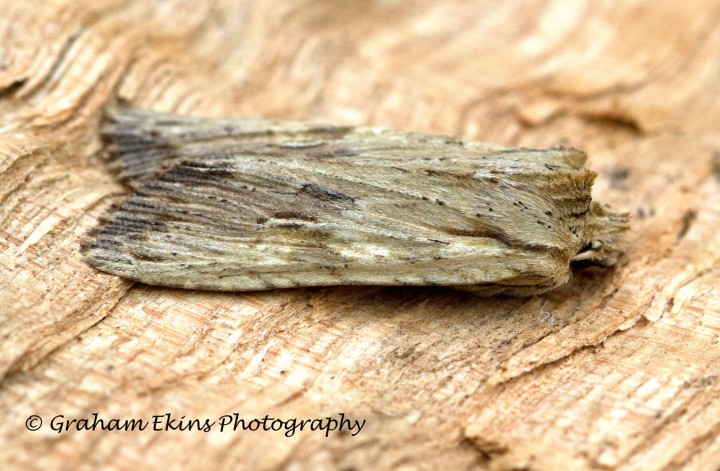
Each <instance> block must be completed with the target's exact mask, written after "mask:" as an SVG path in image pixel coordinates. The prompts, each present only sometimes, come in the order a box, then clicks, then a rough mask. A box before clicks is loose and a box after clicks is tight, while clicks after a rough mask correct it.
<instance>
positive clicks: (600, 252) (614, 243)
mask: <svg viewBox="0 0 720 471" xmlns="http://www.w3.org/2000/svg"><path fill="white" fill-rule="evenodd" d="M628 219H629V218H628V215H627V214H615V213H612V212H610V211H607V210H606V209H605V208H603V207H602V206H600V205H599V204H598V203H592V204H591V205H590V209H589V211H588V217H587V225H586V230H585V238H584V239H585V240H584V244H583V245H582V246H581V247H580V249H579V250H578V252H577V254H575V256H574V257H573V258H572V260H571V262H572V264H573V265H574V266H585V265H602V266H611V265H615V263H616V262H617V259H618V257H619V256H620V254H621V253H622V252H623V251H624V249H625V241H624V240H623V235H624V233H625V232H626V231H627V230H628V229H629V227H630V225H629V223H628Z"/></svg>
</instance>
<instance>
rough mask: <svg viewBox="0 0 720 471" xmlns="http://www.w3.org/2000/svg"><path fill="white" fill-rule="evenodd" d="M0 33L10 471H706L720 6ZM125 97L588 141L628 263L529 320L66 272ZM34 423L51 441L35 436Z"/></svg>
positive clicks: (515, 307) (75, 11)
mask: <svg viewBox="0 0 720 471" xmlns="http://www.w3.org/2000/svg"><path fill="white" fill-rule="evenodd" d="M0 11H1V12H2V18H0V38H2V39H1V40H0V90H1V91H2V92H1V95H0V131H1V132H2V134H0V290H1V291H0V339H1V341H0V377H2V384H1V385H0V414H1V416H2V418H3V420H2V423H0V448H1V449H2V451H1V452H0V464H1V465H2V466H3V467H6V468H9V469H10V468H20V469H32V468H36V469H40V468H42V469H98V468H103V469H131V470H136V469H166V468H181V467H184V468H187V469H276V468H282V469H388V468H399V469H438V468H445V469H488V468H489V469H518V468H523V469H525V468H526V469H543V470H546V469H547V470H552V469H623V470H626V469H627V470H629V469H643V470H663V469H702V470H704V469H707V470H712V469H718V468H719V467H720V437H719V435H720V380H719V379H718V375H719V374H720V289H719V288H718V286H719V284H718V282H719V281H720V265H719V264H718V261H719V260H720V230H719V228H720V157H718V155H720V154H719V153H718V152H719V151H720V132H719V131H718V129H719V128H718V124H720V103H719V100H720V80H718V77H720V55H719V54H718V51H720V28H718V27H717V19H718V18H719V17H720V2H717V1H701V0H696V1H693V0H687V1H683V2H673V1H662V2H649V1H647V2H646V1H624V2H595V1H591V0H586V1H571V0H568V1H545V2H541V1H538V2H534V1H533V2H528V1H522V0H514V1H507V2H490V1H486V2H483V1H475V2H470V1H466V2H461V1H456V2H433V1H428V2H419V1H416V2H390V1H386V2H383V1H376V2H372V1H342V2H332V1H321V0H315V1H304V0H301V1H283V2H279V1H277V0H257V1H249V0H248V1H236V2H230V1H228V2H180V1H168V2H144V1H136V2H121V1H112V0H94V1H92V2H91V1H85V2H77V1H70V0H65V1H59V0H58V1H22V2H16V1H10V0H2V1H0ZM118 98H120V99H124V100H127V101H130V102H132V103H133V104H135V105H140V106H146V107H152V108H154V109H157V110H161V111H176V112H181V113H194V114H198V115H212V116H220V115H231V116H244V117H272V118H281V119H312V120H318V121H324V122H331V123H338V124H358V125H359V124H363V125H364V124H370V125H382V126H385V127H393V128H399V129H405V130H415V131H425V132H434V133H447V134H452V135H456V136H462V137H465V138H476V139H481V140H486V141H491V142H496V143H499V144H505V145H524V146H531V147H543V146H550V145H553V144H558V143H566V144H572V145H576V146H578V147H581V148H583V149H585V150H586V151H588V153H589V154H590V160H589V162H588V166H589V167H590V168H593V169H595V170H597V171H598V172H599V174H600V175H599V178H598V180H597V183H596V186H595V191H594V193H595V195H596V197H597V199H598V200H600V201H603V202H608V203H610V204H611V205H612V206H613V208H614V209H616V210H620V211H628V212H631V213H632V214H633V216H634V220H633V232H632V234H631V235H630V250H629V251H628V253H627V254H626V256H625V257H624V258H623V259H621V262H620V265H619V266H618V267H617V269H616V270H609V271H608V270H595V271H586V272H578V273H577V274H576V277H575V279H574V280H573V281H572V282H571V284H570V285H568V286H567V287H565V288H562V289H560V290H558V291H555V292H552V293H550V294H547V295H543V296H538V297H535V298H529V299H512V298H494V299H478V298H475V297H473V296H472V295H467V294H462V293H457V292H453V291H450V290H444V289H408V288H405V289H403V288H328V289H305V290H287V291H271V292H262V293H249V294H227V293H225V294H222V293H210V292H198V291H194V292H193V291H181V290H170V289H159V288H151V287H147V286H141V285H132V284H131V283H129V282H127V281H124V280H122V279H120V278H117V277H114V276H110V275H106V274H103V273H99V272H97V271H95V270H93V269H92V268H90V267H89V266H87V265H86V264H85V263H83V261H82V260H81V258H80V253H79V240H80V238H81V236H82V235H83V234H84V233H85V232H86V231H87V230H88V229H89V228H90V227H91V226H93V225H94V224H95V222H96V220H97V218H98V217H99V215H100V214H101V213H102V212H103V211H105V210H106V209H107V208H108V206H109V205H110V204H111V203H112V202H113V201H117V200H118V199H119V198H121V197H122V195H123V194H124V193H125V192H126V189H125V188H124V187H123V186H122V185H120V184H118V183H116V182H115V181H114V180H113V178H112V176H111V175H110V173H109V171H108V170H107V168H106V166H105V165H104V162H103V160H102V159H101V158H99V154H100V153H101V151H102V148H101V144H100V141H99V139H98V125H99V120H100V115H101V109H102V107H103V106H104V105H105V104H107V103H109V102H111V101H113V100H116V99H118ZM543 306H544V310H542V307H543ZM545 312H549V313H551V315H547V314H545ZM93 412H98V413H99V414H100V415H101V416H103V417H106V418H112V417H117V418H149V417H150V416H152V415H153V414H163V413H166V412H172V413H173V414H176V415H177V416H182V415H185V416H187V417H188V418H216V417H217V416H219V415H223V414H227V413H233V412H238V413H240V414H242V415H245V416H248V417H259V418H262V417H264V416H265V415H266V414H270V415H273V416H275V417H281V418H286V419H287V418H292V417H298V418H314V417H325V416H327V415H331V414H332V415H334V414H337V413H339V412H345V413H346V414H348V415H350V416H351V417H353V418H360V419H363V418H364V419H367V423H366V426H365V428H364V429H363V430H362V432H361V433H359V434H358V435H357V436H354V437H353V436H349V435H347V434H345V435H340V434H338V433H331V434H330V437H328V438H326V437H325V436H324V435H323V434H322V433H318V432H307V431H306V432H298V433H296V434H295V435H294V436H293V437H291V438H286V437H284V436H282V435H281V434H280V433H277V432H245V433H242V432H238V433H228V432H224V433H219V432H210V433H202V432H155V433H154V432H149V431H145V432H102V431H95V432H69V433H63V434H57V433H55V432H53V431H52V430H51V429H50V427H49V421H50V419H51V418H52V417H53V416H55V415H58V414H63V415H65V416H66V417H68V418H73V417H74V418H81V417H90V414H92V413H93ZM31 414H38V415H40V416H41V417H42V418H43V420H44V421H45V424H44V425H43V427H42V429H41V430H40V431H37V432H30V431H27V430H26V429H25V420H26V419H27V417H28V416H29V415H31Z"/></svg>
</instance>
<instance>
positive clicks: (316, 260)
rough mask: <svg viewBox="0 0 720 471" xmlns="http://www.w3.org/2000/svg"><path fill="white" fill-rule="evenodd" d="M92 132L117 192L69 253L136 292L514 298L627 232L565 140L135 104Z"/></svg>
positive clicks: (565, 274)
mask: <svg viewBox="0 0 720 471" xmlns="http://www.w3.org/2000/svg"><path fill="white" fill-rule="evenodd" d="M102 134H103V137H104V139H105V140H106V141H108V142H109V145H108V148H109V150H110V154H112V155H113V158H112V161H111V164H110V165H111V167H112V168H113V169H114V170H115V171H116V172H117V175H118V177H119V178H120V179H121V180H123V181H125V182H126V183H127V184H128V185H129V186H130V187H131V188H132V190H133V192H132V194H130V196H129V197H127V199H125V201H124V202H122V203H121V204H120V205H119V206H117V207H115V208H114V209H113V212H112V213H111V214H110V215H109V216H108V217H107V218H105V219H103V220H102V221H101V223H100V225H99V226H98V227H97V228H96V229H94V230H93V231H92V232H91V233H90V234H89V235H88V237H87V239H86V240H85V242H84V243H83V246H82V250H83V253H84V255H85V258H86V260H87V261H88V262H89V263H90V264H91V265H92V266H94V267H96V268H98V269H99V270H102V271H105V272H108V273H113V274H116V275H119V276H122V277H125V278H129V279H132V280H136V281H141V282H144V283H147V284H151V285H161V286H170V287H179V288H193V289H205V290H221V291H249V290H266V289H274V288H290V287H308V286H327V285H428V286H429V285H435V286H438V285H439V286H449V287H455V288H458V289H463V290H469V291H473V292H476V293H478V294H481V295H494V294H499V293H503V294H509V295H517V296H528V295H533V294H537V293H542V292H544V291H547V290H550V289H552V288H555V287H557V286H560V285H562V284H564V283H566V282H567V281H568V280H569V279H570V277H571V267H573V266H578V265H589V264H594V265H603V266H610V265H613V264H615V263H616V260H617V257H618V255H619V254H620V253H621V251H622V249H623V242H622V235H623V232H624V231H626V230H627V229H628V218H627V215H624V214H615V213H612V212H610V211H609V210H608V209H607V208H605V207H603V206H601V205H600V204H598V203H595V202H593V201H592V199H591V188H592V184H593V181H594V179H595V178H596V173H595V172H593V171H591V170H587V169H585V168H583V164H584V162H585V160H586V155H585V154H584V153H583V152H581V151H579V150H577V149H572V148H562V147H561V148H552V149H546V150H533V149H524V148H512V147H503V146H499V145H494V144H487V143H483V142H476V141H467V140H458V139H453V138H450V137H444V136H436V135H428V134H421V133H410V132H399V131H392V130H387V129H380V128H371V127H348V126H330V125H318V124H311V123H304V122H295V121H272V120H260V119H214V118H195V117H187V116H177V115H171V114H163V113H156V112H153V111H149V110H143V109H136V108H115V109H112V110H110V111H109V112H108V113H107V118H106V122H105V124H104V126H103V128H102Z"/></svg>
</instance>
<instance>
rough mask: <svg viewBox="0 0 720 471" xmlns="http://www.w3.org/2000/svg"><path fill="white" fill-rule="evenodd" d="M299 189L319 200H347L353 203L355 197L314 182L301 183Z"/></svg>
mask: <svg viewBox="0 0 720 471" xmlns="http://www.w3.org/2000/svg"><path fill="white" fill-rule="evenodd" d="M301 190H302V191H304V192H305V193H307V194H309V195H312V196H314V197H315V198H318V199H321V200H326V201H347V202H349V203H355V198H353V197H352V196H348V195H345V194H343V193H339V192H337V191H333V190H330V189H329V188H325V187H322V186H320V185H317V184H315V183H305V184H303V186H302V188H301Z"/></svg>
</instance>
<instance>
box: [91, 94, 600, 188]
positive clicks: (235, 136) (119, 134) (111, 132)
mask: <svg viewBox="0 0 720 471" xmlns="http://www.w3.org/2000/svg"><path fill="white" fill-rule="evenodd" d="M106 118H107V119H106V121H105V123H104V125H103V128H102V135H103V138H104V139H105V140H106V141H108V142H110V143H111V145H110V148H111V154H112V155H113V156H114V160H113V161H112V162H111V167H112V168H113V169H114V170H115V171H116V173H117V175H118V177H119V178H120V179H121V180H123V181H125V182H126V183H127V184H128V185H130V186H131V187H133V188H137V187H138V186H140V185H141V184H142V183H144V182H146V181H148V180H150V179H152V178H156V177H158V176H159V175H160V174H162V173H163V172H165V171H166V170H168V169H169V168H172V167H173V166H174V165H177V164H178V163H181V162H185V161H190V160H204V159H208V158H210V159H212V158H216V157H218V156H233V155H239V154H247V153H251V154H257V153H265V154H278V153H282V152H284V151H285V149H289V148H294V149H308V154H310V155H311V156H312V157H328V156H342V155H343V154H345V155H346V156H350V157H352V156H357V155H359V154H362V153H365V154H370V153H373V152H375V153H377V151H383V150H391V151H400V150H403V149H404V150H406V151H407V152H406V153H404V154H401V155H398V158H402V159H405V158H407V157H408V156H413V155H414V153H415V152H416V151H421V152H423V153H424V154H425V155H428V153H432V152H435V153H440V154H442V153H445V152H447V150H448V149H453V148H457V149H458V150H459V151H460V152H461V153H462V152H464V153H465V154H468V153H470V154H471V155H470V156H476V155H478V154H483V155H488V154H502V153H510V154H513V153H514V154H515V155H514V156H513V157H514V158H525V159H531V160H534V161H535V163H539V164H547V165H550V166H556V165H561V166H566V165H569V166H571V167H573V168H580V167H582V165H583V164H584V162H585V158H586V157H585V154H583V153H582V152H580V151H577V150H574V149H557V150H558V152H550V153H547V152H546V151H531V150H528V149H515V148H508V147H503V146H499V145H495V144H489V143H484V142H478V141H461V140H457V139H452V138H448V137H446V136H438V135H432V134H423V133H411V132H399V131H392V130H388V129H381V128H370V127H349V126H331V125H324V124H314V123H308V122H300V121H277V120H265V119H231V118H225V119H222V118H197V117H191V116H179V115H174V114H166V113H158V112H155V111H150V110H145V109H141V108H130V107H118V108H112V109H109V110H108V111H107V112H106ZM318 147H320V148H321V149H320V150H319V151H318V150H317V148H318ZM313 150H315V151H313ZM518 151H522V152H518ZM466 157H467V156H466Z"/></svg>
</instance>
